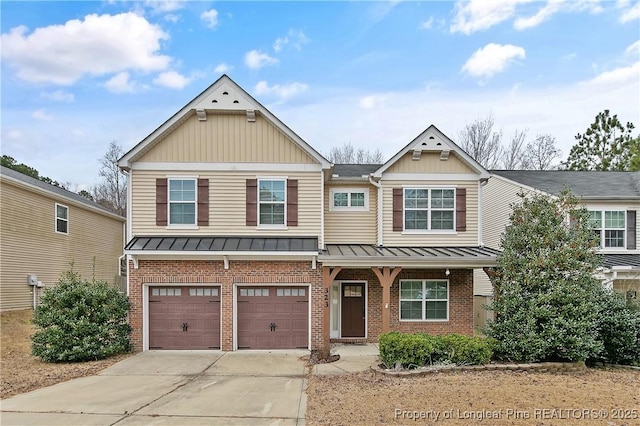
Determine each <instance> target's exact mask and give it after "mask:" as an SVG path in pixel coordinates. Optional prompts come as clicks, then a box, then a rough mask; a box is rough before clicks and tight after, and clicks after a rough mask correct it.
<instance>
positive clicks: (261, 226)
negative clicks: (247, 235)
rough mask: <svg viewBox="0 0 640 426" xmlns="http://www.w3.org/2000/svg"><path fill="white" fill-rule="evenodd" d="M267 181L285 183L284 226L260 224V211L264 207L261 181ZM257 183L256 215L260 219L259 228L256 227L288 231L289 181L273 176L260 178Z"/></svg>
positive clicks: (258, 220)
mask: <svg viewBox="0 0 640 426" xmlns="http://www.w3.org/2000/svg"><path fill="white" fill-rule="evenodd" d="M265 180H266V181H268V180H271V181H275V180H281V181H283V182H284V202H283V205H284V223H283V224H282V225H280V224H271V223H265V224H263V223H260V209H261V207H262V202H261V201H260V182H261V181H265ZM257 181H258V188H257V191H256V198H257V200H256V201H257V203H258V211H257V212H256V214H257V216H258V217H257V218H256V219H257V222H258V226H257V227H256V229H266V230H269V229H281V230H286V229H288V228H287V190H288V186H287V184H288V180H287V178H286V177H282V176H273V177H271V176H264V177H259V178H258V179H257ZM265 203H266V201H265Z"/></svg>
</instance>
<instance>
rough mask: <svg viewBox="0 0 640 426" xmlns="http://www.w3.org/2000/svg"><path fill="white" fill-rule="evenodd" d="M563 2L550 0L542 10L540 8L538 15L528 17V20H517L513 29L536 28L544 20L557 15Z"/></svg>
mask: <svg viewBox="0 0 640 426" xmlns="http://www.w3.org/2000/svg"><path fill="white" fill-rule="evenodd" d="M562 1H563V0H550V1H549V2H548V3H547V4H546V5H545V6H544V7H543V8H541V9H540V10H539V11H538V13H536V14H535V15H532V16H529V17H528V18H518V19H516V20H515V22H514V23H513V27H514V28H515V29H516V30H526V29H529V28H533V27H537V26H538V25H540V24H541V23H542V22H543V21H544V20H545V19H547V18H549V17H550V16H552V15H554V14H555V13H557V12H558V11H559V10H560V8H561V6H562Z"/></svg>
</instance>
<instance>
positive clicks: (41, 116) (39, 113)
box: [31, 109, 53, 121]
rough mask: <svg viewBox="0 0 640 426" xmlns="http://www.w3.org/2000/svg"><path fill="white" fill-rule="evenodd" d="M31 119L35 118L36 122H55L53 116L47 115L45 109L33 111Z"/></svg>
mask: <svg viewBox="0 0 640 426" xmlns="http://www.w3.org/2000/svg"><path fill="white" fill-rule="evenodd" d="M31 117H32V118H35V119H36V120H41V121H51V120H53V115H51V114H47V112H46V111H45V110H44V109H37V110H35V111H33V112H32V113H31Z"/></svg>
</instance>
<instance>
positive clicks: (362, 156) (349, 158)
mask: <svg viewBox="0 0 640 426" xmlns="http://www.w3.org/2000/svg"><path fill="white" fill-rule="evenodd" d="M327 159H328V160H329V161H331V162H332V163H334V164H380V163H382V152H380V150H379V149H376V150H375V151H374V152H371V151H368V150H366V149H364V148H358V149H357V150H356V149H355V148H354V147H353V145H351V143H349V142H347V143H345V144H344V145H342V146H334V147H333V148H331V150H329V155H328V156H327Z"/></svg>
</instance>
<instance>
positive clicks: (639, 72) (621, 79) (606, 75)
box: [582, 61, 640, 86]
mask: <svg viewBox="0 0 640 426" xmlns="http://www.w3.org/2000/svg"><path fill="white" fill-rule="evenodd" d="M638 76H640V61H638V62H636V63H635V64H632V65H629V66H626V67H620V68H616V69H613V70H611V71H605V72H602V73H600V74H598V75H597V76H595V77H594V78H592V79H591V80H588V81H586V82H583V83H582V84H586V85H598V86H602V85H613V86H617V85H621V84H629V83H633V82H637V81H638Z"/></svg>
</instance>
